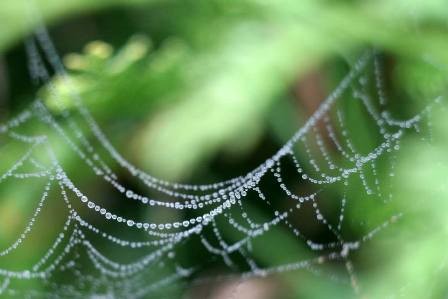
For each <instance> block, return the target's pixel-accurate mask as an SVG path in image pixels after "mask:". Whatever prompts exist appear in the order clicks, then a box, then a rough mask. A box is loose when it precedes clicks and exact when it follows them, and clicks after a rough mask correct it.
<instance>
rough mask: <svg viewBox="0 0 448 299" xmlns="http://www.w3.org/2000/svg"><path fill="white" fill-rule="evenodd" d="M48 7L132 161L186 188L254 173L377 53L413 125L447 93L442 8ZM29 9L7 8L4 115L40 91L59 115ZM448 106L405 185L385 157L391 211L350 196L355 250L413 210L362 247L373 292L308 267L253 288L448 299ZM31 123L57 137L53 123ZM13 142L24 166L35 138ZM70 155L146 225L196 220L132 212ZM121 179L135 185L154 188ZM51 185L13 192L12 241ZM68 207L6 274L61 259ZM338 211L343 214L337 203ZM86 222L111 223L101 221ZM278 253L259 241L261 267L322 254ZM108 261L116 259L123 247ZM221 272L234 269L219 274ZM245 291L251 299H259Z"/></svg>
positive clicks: (92, 183)
mask: <svg viewBox="0 0 448 299" xmlns="http://www.w3.org/2000/svg"><path fill="white" fill-rule="evenodd" d="M34 2H35V4H36V7H37V9H38V11H39V13H40V14H41V15H42V17H43V18H44V19H45V22H46V24H47V26H48V28H49V30H50V33H51V36H52V38H53V39H54V41H55V44H56V47H57V49H58V50H59V53H60V54H61V56H62V57H63V61H64V64H65V66H66V68H67V69H68V71H69V73H70V76H71V78H72V80H73V82H74V85H75V88H76V90H77V91H78V92H79V93H80V94H81V96H82V98H83V102H84V104H85V105H86V106H87V107H88V108H89V109H90V110H91V112H92V114H93V115H94V117H95V118H96V120H97V121H98V123H99V124H100V126H101V127H102V128H103V129H104V131H105V132H106V134H107V136H108V137H109V138H110V139H111V141H112V143H113V144H114V145H115V146H116V147H117V148H118V150H119V152H121V153H123V155H124V156H125V157H127V158H128V159H129V160H130V161H131V162H132V163H134V164H136V165H138V166H139V167H140V168H142V169H144V170H146V171H148V172H149V173H151V174H153V175H155V176H156V177H161V178H164V179H168V180H172V181H179V182H189V183H209V182H214V181H220V180H224V179H227V178H231V177H235V176H238V175H241V174H245V173H247V172H248V171H250V170H252V169H254V168H255V167H256V166H258V165H259V164H260V163H262V162H263V161H264V160H265V159H266V158H268V157H270V156H271V155H272V154H274V153H275V152H276V150H277V149H278V148H280V147H281V146H282V145H283V144H284V143H285V142H286V141H287V140H288V139H289V138H290V137H291V135H292V134H293V133H294V132H295V131H296V130H297V129H299V128H300V126H301V125H303V123H304V122H305V121H306V119H307V118H308V117H309V116H310V115H311V114H312V112H313V111H314V110H315V109H316V108H317V107H318V106H319V104H320V103H321V102H322V100H323V99H324V98H325V96H326V95H327V94H328V93H330V92H331V90H333V89H334V88H335V86H336V85H337V83H338V82H339V81H340V80H341V78H343V76H344V75H345V74H346V73H347V72H348V70H349V67H350V66H351V65H353V63H354V62H355V61H356V59H357V57H359V54H360V53H362V52H363V50H364V49H365V48H370V47H375V48H376V49H378V51H379V52H380V53H381V55H380V56H381V61H382V63H383V65H384V69H385V78H386V80H387V81H386V85H385V86H386V92H387V94H388V96H389V98H390V109H391V110H392V112H393V114H394V116H396V117H397V118H406V117H410V116H412V115H413V114H415V113H416V112H418V111H420V110H421V109H422V107H424V106H425V105H427V104H428V103H429V102H430V101H431V100H432V99H433V98H434V97H435V96H438V95H442V96H446V90H447V85H446V83H447V82H446V78H447V75H448V74H447V72H448V69H447V68H448V38H447V37H448V35H447V33H448V30H447V29H448V28H447V25H448V9H447V8H448V3H447V2H446V1H444V0H425V1H423V0H422V1H403V0H384V1H381V0H380V1H311V0H301V1H290V0H276V1H262V0H240V1H224V0H194V1H191V0H184V1H174V0H173V1H163V0H159V1H157V0H126V1H123V0H107V1H106V0H90V1H86V0H71V1H60V0H35V1H34ZM30 10H31V4H30V2H28V1H22V0H4V1H2V3H0V53H1V54H0V119H1V121H2V122H4V121H5V120H7V119H8V118H9V117H11V116H13V115H15V114H17V113H18V112H19V111H20V110H21V109H22V108H24V107H26V106H27V105H28V104H29V103H31V101H32V100H33V99H34V97H35V95H36V93H37V94H38V95H39V96H41V97H42V98H43V100H44V102H45V103H46V104H47V106H48V107H49V108H50V109H51V111H52V112H53V113H54V114H55V115H56V116H57V115H58V114H59V113H60V111H59V110H58V109H59V108H58V107H57V105H56V99H55V98H54V96H52V95H51V93H49V92H48V89H47V88H46V87H45V86H43V87H42V88H39V90H36V89H35V88H34V87H33V86H32V84H31V80H30V78H29V75H28V68H27V60H26V56H25V51H24V47H23V41H24V40H25V39H26V38H27V37H28V36H29V35H30V34H31V33H32V31H33V29H34V28H35V26H36V24H35V22H34V21H33V18H32V17H30ZM52 83H53V84H55V86H56V88H57V91H58V95H59V96H60V99H62V100H63V103H64V108H65V109H69V110H71V109H74V107H73V102H72V101H71V99H70V96H69V91H68V90H67V86H66V85H65V84H64V82H63V81H62V80H61V78H59V77H57V76H55V77H53V78H52ZM348 97H349V96H348ZM344 103H345V104H343V105H341V107H340V108H341V109H343V110H344V113H345V114H346V115H347V124H346V125H347V127H348V128H350V130H351V134H352V135H353V137H352V138H353V139H354V140H356V144H358V145H363V146H366V147H368V146H369V145H374V144H377V141H378V138H379V136H378V134H377V132H375V131H374V130H370V129H369V128H370V127H369V124H368V121H365V119H366V118H367V114H366V113H365V111H363V110H362V109H358V108H357V106H356V104H354V101H350V100H347V101H344ZM444 106H445V104H444V103H442V104H440V105H439V106H437V107H438V108H437V109H436V111H435V112H434V113H433V114H431V116H430V124H431V126H430V128H429V126H428V128H425V130H423V131H424V132H423V133H422V134H414V133H411V134H408V135H407V136H406V137H405V140H404V141H403V142H402V144H401V148H402V150H401V151H400V152H399V154H398V155H397V156H396V158H395V159H396V166H395V168H396V175H395V176H393V177H391V176H390V175H389V174H390V168H389V166H390V165H388V164H390V161H380V163H379V166H378V167H379V170H378V171H379V177H380V178H381V179H380V184H381V185H382V188H384V189H388V188H389V189H391V190H392V193H393V195H394V196H393V200H392V203H389V204H383V203H380V202H379V201H378V200H373V199H372V198H371V196H370V197H369V196H367V195H366V194H365V192H363V189H362V186H361V184H360V182H357V183H356V182H353V184H351V185H350V188H349V190H348V203H347V216H346V218H347V219H348V220H347V223H346V227H344V235H346V236H348V237H347V238H348V239H350V238H351V239H354V240H356V239H359V238H360V237H361V236H363V235H365V234H366V233H367V232H369V231H370V230H371V229H372V228H373V227H376V226H378V225H379V224H381V223H382V222H384V221H385V220H387V219H388V218H389V217H390V216H391V215H393V214H394V213H397V212H404V213H405V217H403V219H402V220H400V221H399V222H397V223H395V224H393V225H391V226H390V227H389V228H387V229H386V230H384V231H383V232H382V233H381V234H379V235H378V236H376V237H375V238H374V239H373V240H372V241H369V242H368V243H366V246H365V247H363V248H361V249H360V250H358V251H356V253H354V257H353V260H354V265H355V269H356V272H357V276H358V277H359V281H360V285H361V293H360V294H356V293H355V292H354V291H353V289H352V287H351V286H350V284H349V283H348V284H347V283H346V281H345V283H340V282H338V280H337V279H331V277H330V278H329V277H327V275H325V274H322V275H316V273H314V274H313V273H310V272H307V271H297V272H293V273H286V274H284V275H278V276H277V275H276V276H273V277H270V278H267V279H265V280H264V281H263V283H262V284H261V285H257V281H255V282H254V285H253V286H252V285H249V289H250V288H252V289H257V288H260V289H262V290H263V292H261V294H258V295H256V296H257V297H258V298H352V297H354V298H356V297H361V298H401V297H403V298H446V297H447V296H448V289H447V285H448V284H447V279H446V277H447V268H446V266H447V265H446V262H447V254H446V252H447V245H448V242H447V240H448V239H447V237H448V234H447V233H448V220H447V219H448V218H447V217H445V213H446V212H445V211H446V210H447V208H448V205H447V203H446V199H447V192H448V190H447V189H446V186H447V182H446V174H447V172H446V170H447V167H448V161H447V157H446V150H447V149H448V148H447V146H448V144H447V141H446V140H447V139H446V138H445V134H446V132H447V129H448V128H447V126H448V121H447V117H446V112H447V111H448V110H444V108H443V107H444ZM425 126H426V125H425ZM23 130H24V131H26V132H30V133H43V132H45V133H47V132H46V131H45V130H47V129H45V128H44V127H40V126H37V125H30V126H28V127H25V128H24V129H23ZM48 133H49V132H48ZM429 135H431V140H432V141H431V142H429V143H428V142H427V141H424V142H422V140H421V139H422V136H423V137H424V139H425V140H427V139H429V137H428V136H429ZM0 147H1V148H0V152H1V158H0V170H2V171H3V170H6V169H8V168H9V167H10V166H11V165H12V163H14V161H16V160H17V158H18V155H19V153H20V151H21V150H23V145H20V144H15V143H14V142H13V141H12V140H11V139H8V138H6V137H4V136H0ZM56 147H57V148H58V154H59V156H58V157H59V159H61V160H62V163H63V165H64V167H65V169H66V171H67V173H69V175H70V176H71V178H72V180H73V181H74V182H76V184H77V185H79V186H80V189H81V190H88V191H89V192H91V194H93V195H94V196H95V197H96V198H95V199H96V200H97V201H98V202H101V203H102V204H103V205H105V206H107V207H108V208H111V209H114V210H115V211H119V212H120V213H122V214H124V215H137V216H138V217H141V218H142V219H148V218H150V219H159V220H161V219H165V217H167V219H168V217H170V218H171V217H173V218H176V217H182V215H181V216H179V215H177V216H176V215H171V214H168V213H167V212H166V211H165V212H164V211H159V210H157V209H148V208H146V207H143V206H139V207H138V209H136V208H135V207H129V206H128V205H126V204H125V203H123V201H120V199H116V198H115V197H116V194H112V193H111V192H110V191H109V188H108V186H105V185H103V184H101V183H100V182H99V181H98V179H96V178H94V175H93V174H91V173H88V172H84V171H81V170H80V169H79V161H78V160H76V158H75V157H74V155H73V153H72V152H70V151H69V150H68V149H67V146H66V145H64V144H63V142H61V144H58V145H56ZM312 150H313V151H315V150H317V149H312ZM302 159H306V157H302ZM383 164H384V165H383ZM117 171H118V170H117ZM119 175H122V176H120V179H122V180H124V181H125V182H127V183H128V184H130V185H131V186H134V187H135V189H141V188H142V186H139V185H138V184H136V183H135V182H132V181H131V180H130V179H129V178H127V177H126V176H125V175H124V174H120V173H119ZM295 184H296V185H295V186H294V189H295V190H303V189H304V190H310V186H303V185H301V184H300V182H299V181H298V180H297V181H296V183H295ZM42 186H43V184H41V182H39V183H36V181H26V182H18V181H14V180H9V181H5V182H2V183H1V184H0V248H4V247H7V246H8V245H9V244H10V243H11V242H12V241H13V240H15V239H16V237H17V235H18V234H20V233H21V231H22V230H23V228H24V227H25V225H26V221H27V219H29V217H30V215H31V213H32V211H33V210H34V208H35V205H36V203H37V198H36V192H39V190H41V188H42ZM266 188H267V190H268V192H269V193H272V198H271V200H272V201H274V202H275V201H276V198H277V197H279V196H280V195H279V192H278V191H275V186H267V187H266ZM276 192H277V193H276ZM343 192H344V191H343V188H340V187H334V188H331V189H330V190H328V191H326V192H325V193H324V195H323V197H324V198H326V197H328V198H330V199H331V198H340V197H341V195H342V193H343ZM52 194H53V193H52ZM57 196H58V193H57V192H54V194H53V196H51V198H50V201H49V203H47V207H46V210H45V211H44V212H43V213H44V216H45V217H44V219H51V221H41V222H38V223H37V225H38V229H36V230H35V232H34V233H33V234H32V236H31V240H30V241H28V242H29V243H24V244H23V245H22V246H21V247H20V248H19V250H18V251H17V252H16V253H14V254H13V255H11V256H10V257H0V265H1V267H2V268H11V269H24V268H27V266H28V267H29V265H32V264H33V262H34V261H36V260H38V258H39V257H40V256H41V255H42V253H44V252H45V251H46V248H47V247H48V245H49V244H50V243H51V240H52V239H54V236H55V235H56V234H57V233H58V232H59V230H60V228H61V226H58V223H63V221H64V218H63V217H64V215H63V213H61V212H60V210H61V209H63V207H62V203H61V202H59V201H58V200H57ZM279 200H280V199H279ZM291 204H292V205H294V204H295V203H291V202H287V201H286V200H283V201H281V202H280V203H279V205H280V206H283V207H284V208H285V207H288V206H290V205H291ZM336 207H337V206H336ZM246 208H247V209H248V211H250V214H251V215H269V213H270V211H269V209H268V208H267V207H263V206H260V205H258V204H257V203H255V202H254V203H252V202H251V203H250V204H249V205H248V206H247V207H246ZM326 208H327V209H328V213H332V214H335V215H336V214H337V210H336V209H335V206H334V205H332V204H328V207H326ZM324 209H325V208H324ZM179 213H180V212H179ZM85 214H86V218H88V219H90V220H91V221H92V222H93V223H95V221H96V219H95V217H94V216H93V215H89V214H88V213H85ZM308 214H310V215H304V216H303V217H302V216H300V217H297V219H293V221H294V222H293V226H295V227H298V228H299V229H301V228H302V227H303V226H305V229H306V230H309V233H310V234H311V235H312V236H316V237H317V238H320V239H322V240H326V238H328V236H327V235H326V234H325V233H324V232H322V230H321V229H319V228H316V227H315V226H316V224H315V223H314V224H313V223H312V220H313V219H312V218H313V215H312V213H308ZM260 217H261V216H260ZM330 217H332V216H330ZM98 222H100V221H99V220H98ZM314 222H315V221H314ZM218 224H219V222H218ZM98 225H101V224H100V223H98ZM221 225H222V227H223V234H225V236H226V239H228V240H235V239H238V236H236V235H235V234H234V233H233V232H232V230H231V229H228V228H227V226H226V224H225V223H224V221H223V223H221ZM104 229H105V230H107V229H108V228H104ZM114 229H115V228H114ZM122 233H124V232H122ZM126 237H136V238H139V237H142V236H138V235H136V236H126ZM229 242H230V241H229ZM262 242H263V244H265V245H266V244H270V246H260V247H263V248H264V250H263V249H259V250H255V251H254V256H253V258H254V260H255V261H256V262H257V263H258V264H260V265H263V266H266V267H269V266H275V265H277V264H281V263H282V262H284V261H288V260H290V261H294V260H300V259H301V258H302V259H303V258H306V257H309V256H310V254H311V256H312V254H313V253H310V252H308V251H307V250H306V249H305V246H304V244H303V243H304V242H303V240H300V239H297V238H295V237H294V235H293V234H291V232H290V230H288V228H287V227H279V228H278V230H277V229H276V230H275V231H274V232H273V233H271V234H270V236H268V237H266V239H263V240H262ZM273 245H276V246H273ZM100 246H101V245H100ZM188 246H190V245H187V246H186V248H184V249H183V251H182V253H179V255H180V256H182V258H183V259H185V260H187V262H188V263H190V264H191V265H195V264H198V263H200V262H201V260H202V258H201V257H200V256H197V255H195V254H194V253H191V252H190V253H189V247H188ZM194 246H195V245H191V247H190V249H191V250H193V249H195V248H196V247H194ZM30 248H32V249H31V250H30ZM108 250H109V251H110V253H111V254H112V255H113V254H120V252H122V250H123V249H121V248H117V249H113V248H110V249H108ZM129 257H131V255H130V256H129ZM344 269H345V268H344V267H342V268H340V267H339V268H338V267H337V266H333V265H331V264H330V265H325V267H324V269H323V270H324V271H323V272H327V270H328V272H330V273H333V274H332V275H336V276H337V277H345V278H344V279H345V280H347V274H346V273H345V272H344V271H345V270H344ZM207 271H211V272H213V271H214V272H213V273H215V272H218V273H221V272H222V271H224V272H225V271H226V270H224V269H223V267H222V266H219V265H218V266H217V265H216V264H212V265H210V266H207V267H206V268H205V269H204V273H208V272H207ZM204 275H208V274H204ZM344 279H343V280H344ZM40 287H41V286H39V285H38V283H36V285H34V286H33V288H40ZM226 287H227V286H226V285H225V284H224V285H221V284H217V285H216V286H215V285H211V286H209V288H210V289H211V290H209V295H207V296H208V297H207V296H206V295H204V293H202V291H201V290H200V287H199V290H192V287H191V286H189V285H188V284H187V285H186V286H184V285H178V286H177V285H176V286H172V289H173V290H171V292H172V296H173V297H181V298H183V297H186V298H221V297H219V296H218V295H216V294H218V293H219V292H220V290H221V289H222V288H226ZM193 289H194V288H193ZM224 293H225V292H224ZM155 296H156V297H155V298H157V295H155ZM240 296H243V297H238V294H237V295H236V298H252V297H244V296H249V295H242V294H240ZM263 296H264V297H263ZM148 298H150V297H148ZM151 298H152V297H151Z"/></svg>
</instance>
